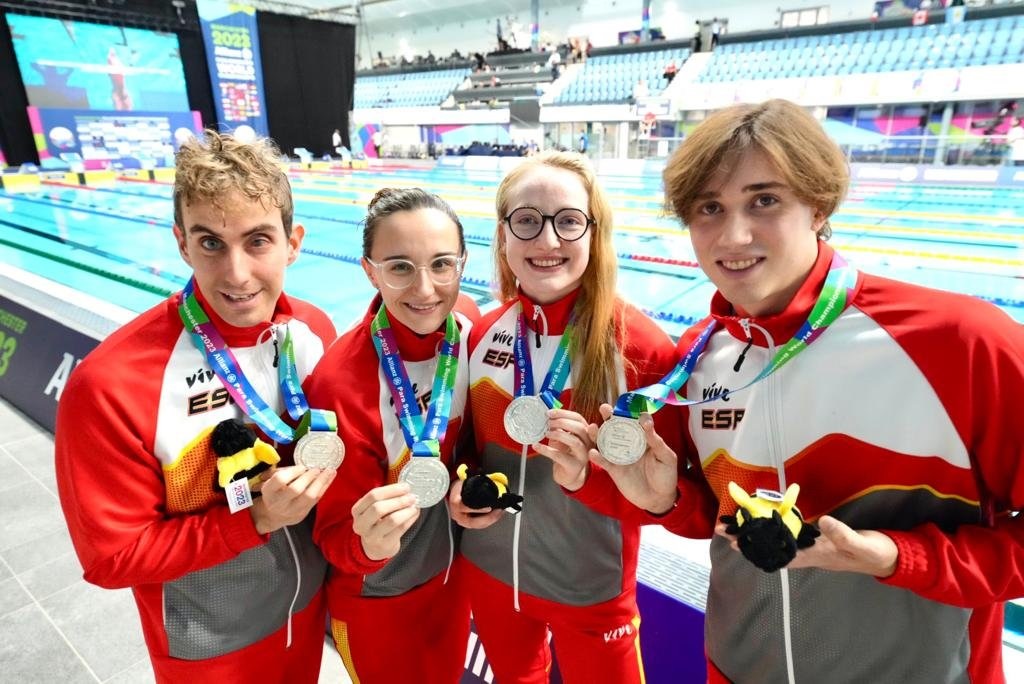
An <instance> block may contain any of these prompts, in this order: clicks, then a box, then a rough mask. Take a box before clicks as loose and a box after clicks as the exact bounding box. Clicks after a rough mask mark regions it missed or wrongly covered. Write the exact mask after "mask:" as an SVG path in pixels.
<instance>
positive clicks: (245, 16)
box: [196, 0, 269, 135]
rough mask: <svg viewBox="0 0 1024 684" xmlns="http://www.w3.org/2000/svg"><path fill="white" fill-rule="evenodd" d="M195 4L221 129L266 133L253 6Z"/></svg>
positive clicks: (214, 1) (203, 0)
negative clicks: (242, 127)
mask: <svg viewBox="0 0 1024 684" xmlns="http://www.w3.org/2000/svg"><path fill="white" fill-rule="evenodd" d="M196 7H197V8H198V9H199V23H200V25H201V26H202V29H203V41H204V42H205V44H206V63H207V65H208V68H209V70H210V83H211V85H212V86H213V101H214V104H215V105H216V107H217V120H218V121H219V122H220V124H221V128H222V129H224V130H229V131H233V130H235V129H236V128H238V127H239V126H250V127H251V128H252V129H253V130H254V131H255V132H256V133H259V134H260V135H267V134H268V130H269V129H268V128H267V109H266V105H265V104H264V100H263V67H262V66H261V64H260V39H259V32H258V31H257V30H256V9H255V8H253V7H249V6H248V5H237V4H234V3H229V2H221V1H220V0H198V2H197V3H196Z"/></svg>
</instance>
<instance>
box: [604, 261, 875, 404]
mask: <svg viewBox="0 0 1024 684" xmlns="http://www.w3.org/2000/svg"><path fill="white" fill-rule="evenodd" d="M856 282H857V271H856V269H854V268H852V267H851V266H850V265H849V264H847V263H846V260H845V259H843V258H842V257H841V256H839V253H838V252H836V253H835V254H834V255H833V257H832V263H831V264H830V265H829V269H828V275H827V276H826V277H825V284H824V285H823V286H822V288H821V293H820V294H819V295H818V300H817V301H816V302H815V303H814V307H813V308H812V309H811V313H810V314H809V315H808V317H807V320H806V321H804V323H803V325H801V326H800V329H799V330H797V331H796V334H795V335H793V337H792V339H790V340H789V341H788V342H786V343H785V344H784V345H782V346H781V347H779V349H778V351H776V352H775V356H773V357H772V358H771V360H769V361H768V363H767V365H765V367H764V368H763V369H761V372H760V373H758V374H757V377H755V378H754V379H753V380H751V381H750V382H748V383H747V384H745V385H743V386H742V387H740V388H738V389H735V390H732V391H730V394H735V393H736V392H739V391H740V390H745V389H747V388H748V387H750V386H751V385H754V384H756V383H758V382H760V381H761V380H764V379H765V378H767V377H768V376H769V375H771V374H772V373H774V372H775V371H777V370H779V369H780V368H782V367H783V366H785V365H786V364H787V363H789V362H790V361H792V360H793V359H794V358H796V356H797V354H799V353H800V352H802V351H803V350H804V349H806V348H807V347H808V346H809V345H810V344H811V343H812V342H814V341H815V340H816V339H818V337H819V336H820V335H821V334H822V333H823V332H825V330H826V329H828V327H829V326H830V325H832V323H834V322H835V321H836V319H837V318H839V315H840V314H841V313H842V312H843V310H845V309H846V305H847V304H848V303H849V300H850V290H851V289H852V288H853V286H854V284H856ZM716 325H717V323H716V321H711V323H709V324H708V326H707V327H706V328H704V330H702V331H701V333H700V335H699V336H698V337H697V340H696V341H695V342H694V343H693V345H692V346H691V347H690V349H689V351H687V352H686V356H684V357H683V359H682V360H681V361H680V362H679V363H678V364H676V367H675V368H673V369H672V371H671V372H670V373H669V374H668V375H666V376H665V377H664V378H662V379H661V380H660V381H659V382H657V383H655V384H653V385H649V386H647V387H642V388H640V389H636V390H633V391H632V392H626V393H625V394H623V395H622V396H620V397H619V400H618V401H617V402H615V410H614V413H615V415H617V416H624V417H631V418H639V417H640V414H641V413H654V412H655V411H657V410H658V409H660V408H661V407H662V406H664V405H665V404H672V405H673V406H689V405H693V404H704V403H707V402H709V401H715V400H716V399H718V398H719V397H710V398H708V399H687V398H686V397H684V396H682V395H680V394H679V389H680V388H681V387H683V386H684V385H685V384H686V381H687V380H689V378H690V374H691V373H692V372H693V368H694V366H696V365H697V359H698V357H699V356H700V354H701V352H702V351H704V347H705V346H706V345H707V343H708V340H709V339H711V333H712V332H714V329H715V327H716Z"/></svg>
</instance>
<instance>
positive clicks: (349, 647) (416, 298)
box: [307, 188, 479, 684]
mask: <svg viewBox="0 0 1024 684" xmlns="http://www.w3.org/2000/svg"><path fill="white" fill-rule="evenodd" d="M465 262H466V246H465V239H464V237H463V232H462V224H461V223H460V222H459V218H458V216H456V215H455V212H454V211H452V209H451V207H450V206H449V205H448V204H447V202H445V201H444V200H442V199H441V198H440V197H438V196H437V195H432V194H430V193H427V192H425V191H423V190H421V189H419V188H409V189H391V188H385V189H384V190H381V191H380V192H378V193H377V195H376V196H375V197H374V198H373V200H372V201H371V202H370V205H369V207H368V211H367V216H366V221H365V227H364V229H363V270H364V271H365V273H366V277H367V278H369V279H370V282H371V283H372V284H373V286H374V287H375V288H377V290H378V294H377V296H376V297H374V299H373V301H372V302H371V303H370V307H369V309H368V310H367V312H366V315H365V317H364V318H363V320H362V321H361V322H360V323H358V324H357V325H356V326H355V327H353V328H352V329H351V330H349V331H348V332H346V333H345V334H343V335H342V336H341V337H340V338H338V340H337V341H336V342H335V343H334V344H333V345H332V346H331V348H330V349H329V350H328V351H327V353H326V354H325V355H324V357H323V359H322V361H321V363H320V364H319V365H318V366H317V367H316V369H315V370H314V371H313V375H312V380H311V382H310V387H309V389H308V391H307V393H308V394H309V396H310V397H316V398H317V400H318V401H321V402H323V403H324V405H325V406H330V407H331V408H333V409H334V411H335V412H336V413H337V416H338V428H339V432H340V433H341V434H342V435H344V439H345V445H346V447H347V455H346V457H345V460H344V461H343V463H342V465H341V467H340V468H339V470H338V475H339V477H338V480H337V482H338V485H339V486H338V487H336V488H332V496H331V497H330V498H327V497H325V498H324V499H321V502H320V503H321V504H322V505H321V506H320V507H319V508H318V509H317V517H316V524H315V527H314V530H313V539H314V541H316V542H317V544H319V545H320V548H321V550H322V551H323V553H324V556H325V557H326V558H327V560H328V561H329V562H330V563H331V565H332V572H331V573H330V575H329V577H328V581H327V600H328V605H329V609H330V613H331V627H332V632H333V634H334V639H335V642H336V644H337V646H338V650H339V652H341V653H343V654H346V658H345V659H344V660H345V666H346V668H347V669H348V671H349V676H350V677H351V679H352V681H359V682H364V683H365V684H374V683H375V682H376V683H382V684H387V683H390V682H411V681H416V682H424V683H426V684H454V683H455V682H457V681H459V679H460V677H461V675H462V669H463V661H464V659H465V654H466V642H467V640H468V638H469V601H468V597H467V594H466V592H465V590H464V588H463V585H462V581H461V579H460V573H459V572H458V571H457V569H455V568H453V567H452V565H451V561H452V558H453V557H454V554H455V540H454V536H453V534H452V525H451V520H450V518H449V515H448V510H447V506H446V505H445V498H446V497H447V494H448V489H449V481H450V470H449V468H450V465H451V461H452V457H453V451H454V447H455V443H456V440H457V438H458V436H459V433H460V431H461V429H462V426H463V422H464V420H463V419H464V417H465V411H466V395H467V391H468V384H469V369H468V366H469V364H468V353H467V344H466V337H467V335H468V333H469V331H470V329H471V328H472V325H473V321H475V320H477V318H478V317H479V311H478V310H477V308H476V305H475V304H474V303H473V302H472V301H471V300H469V299H467V298H465V297H462V296H461V295H460V294H459V284H460V276H461V274H462V268H463V265H464V264H465ZM311 400H312V399H311ZM318 405H319V404H318Z"/></svg>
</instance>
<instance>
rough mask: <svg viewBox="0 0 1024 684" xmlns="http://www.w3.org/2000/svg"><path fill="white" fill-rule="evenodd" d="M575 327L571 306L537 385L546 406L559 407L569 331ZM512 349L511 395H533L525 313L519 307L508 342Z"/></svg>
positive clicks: (566, 374) (566, 373) (567, 367)
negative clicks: (514, 335)
mask: <svg viewBox="0 0 1024 684" xmlns="http://www.w3.org/2000/svg"><path fill="white" fill-rule="evenodd" d="M575 329H576V310H575V309H573V312H572V315H570V316H569V323H568V325H566V326H565V331H564V332H563V333H562V339H561V340H559V342H558V349H556V350H555V356H554V358H553V359H551V367H550V368H548V372H547V375H545V376H544V382H543V384H542V386H541V389H540V398H541V401H543V402H544V405H545V406H547V407H548V408H562V402H561V401H559V399H558V395H560V394H561V393H562V389H564V388H565V382H566V380H567V379H568V378H569V370H570V365H571V364H570V360H569V345H570V344H571V343H572V336H573V332H574V331H575ZM512 349H513V351H514V352H515V361H516V376H515V392H514V393H515V396H516V398H519V397H525V396H532V395H533V365H532V364H531V362H530V344H529V342H528V341H527V339H526V315H525V314H524V313H523V311H522V308H521V307H520V310H519V317H518V318H517V319H516V339H515V343H514V344H513V345H512Z"/></svg>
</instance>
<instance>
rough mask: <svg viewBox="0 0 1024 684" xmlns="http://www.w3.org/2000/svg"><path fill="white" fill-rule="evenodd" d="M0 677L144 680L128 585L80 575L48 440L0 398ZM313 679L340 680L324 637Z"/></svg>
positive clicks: (148, 678)
mask: <svg viewBox="0 0 1024 684" xmlns="http://www.w3.org/2000/svg"><path fill="white" fill-rule="evenodd" d="M0 474H2V476H0V683H2V684H7V683H10V684H14V683H17V684H21V683H22V682H61V684H77V683H78V682H88V683H90V684H93V683H95V682H109V683H110V684H144V683H146V682H152V681H153V673H152V670H151V669H150V667H149V658H148V657H147V655H146V647H145V644H144V643H143V640H142V631H141V629H140V627H139V616H138V613H137V612H136V610H135V602H134V601H133V600H132V596H131V593H130V592H129V590H127V589H121V590H117V591H110V590H107V589H100V588H99V587H95V586H93V585H91V584H87V583H86V582H85V581H84V580H82V568H81V566H79V564H78V559H77V558H76V557H75V553H74V550H73V549H72V547H71V539H70V537H69V536H68V533H67V529H66V528H65V526H64V518H63V516H62V515H61V511H60V503H59V502H58V500H57V483H56V479H55V477H54V467H53V438H52V436H51V435H50V434H49V433H48V432H46V431H45V430H43V429H42V428H40V427H38V426H37V425H35V424H34V423H32V422H31V421H30V420H28V419H27V418H25V417H24V416H23V415H21V414H20V413H19V412H17V411H16V410H14V409H13V408H11V407H10V406H9V405H8V404H7V403H6V402H4V401H3V400H0ZM320 681H321V682H332V683H333V684H339V683H342V682H347V681H348V677H347V676H346V675H345V671H344V668H343V667H342V665H341V659H340V658H339V657H338V654H337V652H336V651H335V650H334V647H333V645H331V644H330V643H329V642H325V644H324V658H323V667H322V668H321V672H320Z"/></svg>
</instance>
